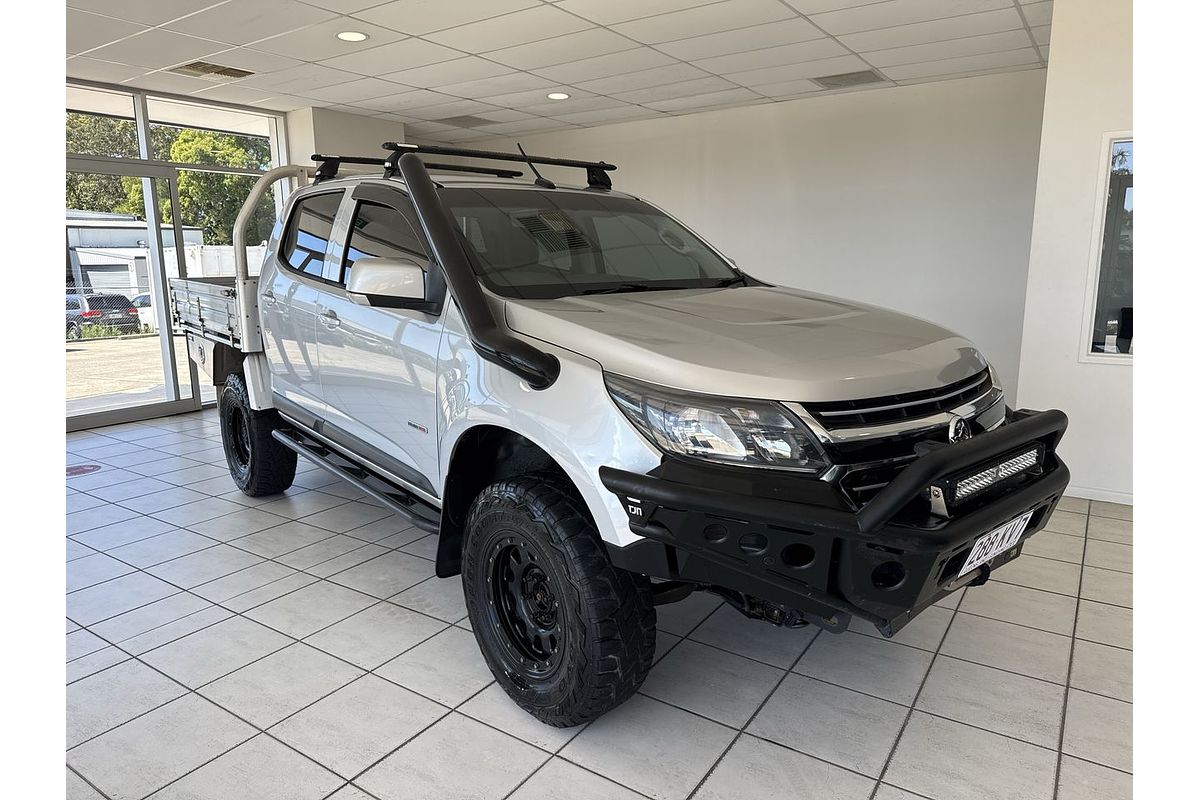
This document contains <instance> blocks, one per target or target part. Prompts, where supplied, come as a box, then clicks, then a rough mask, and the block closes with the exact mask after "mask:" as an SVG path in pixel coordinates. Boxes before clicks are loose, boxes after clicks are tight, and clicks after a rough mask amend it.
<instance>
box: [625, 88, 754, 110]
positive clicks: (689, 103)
mask: <svg viewBox="0 0 1200 800" xmlns="http://www.w3.org/2000/svg"><path fill="white" fill-rule="evenodd" d="M761 99H762V97H761V96H760V95H758V94H756V93H755V92H752V91H750V90H749V89H743V88H740V87H738V88H735V89H726V90H725V91H722V92H710V93H707V94H697V95H691V96H690V97H675V98H672V99H670V100H658V101H655V102H651V103H646V106H647V107H649V108H653V109H654V110H655V111H693V110H697V109H702V108H713V107H716V106H728V105H733V104H745V103H750V102H753V101H755V100H761Z"/></svg>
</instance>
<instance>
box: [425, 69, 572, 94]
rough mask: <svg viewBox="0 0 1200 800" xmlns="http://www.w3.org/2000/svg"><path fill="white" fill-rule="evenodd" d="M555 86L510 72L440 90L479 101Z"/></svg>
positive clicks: (534, 76) (549, 82)
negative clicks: (485, 98)
mask: <svg viewBox="0 0 1200 800" xmlns="http://www.w3.org/2000/svg"><path fill="white" fill-rule="evenodd" d="M554 86H557V84H555V83H553V82H551V81H549V80H547V79H545V78H539V77H538V76H537V75H530V74H528V73H525V72H510V73H509V74H507V75H497V76H496V77H494V78H480V79H479V80H477V81H467V82H465V83H452V84H450V85H448V86H441V87H439V90H440V91H442V92H445V93H446V94H452V95H454V96H455V97H469V98H474V99H478V98H480V97H492V96H494V95H498V94H510V93H512V92H523V91H526V90H532V89H549V88H551V87H554Z"/></svg>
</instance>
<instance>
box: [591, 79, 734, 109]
mask: <svg viewBox="0 0 1200 800" xmlns="http://www.w3.org/2000/svg"><path fill="white" fill-rule="evenodd" d="M736 87H737V85H736V84H734V83H730V82H729V81H727V80H725V79H724V78H717V77H715V76H710V77H707V78H697V79H696V80H694V81H683V82H682V83H671V84H667V85H666V86H652V87H650V88H648V89H638V90H636V91H632V92H620V93H617V94H614V95H613V97H615V98H616V99H618V100H624V101H625V102H626V103H638V104H640V105H645V104H647V103H654V102H657V101H659V100H671V99H672V98H676V97H689V96H691V95H694V94H708V93H710V92H721V91H724V90H726V89H734V88H736Z"/></svg>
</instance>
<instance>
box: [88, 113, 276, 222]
mask: <svg viewBox="0 0 1200 800" xmlns="http://www.w3.org/2000/svg"><path fill="white" fill-rule="evenodd" d="M150 144H151V148H152V157H153V158H156V159H159V160H163V161H172V162H175V163H181V164H197V165H204V166H208V167H222V166H224V167H239V168H243V169H262V170H265V169H267V168H269V167H270V161H271V148H270V143H269V142H268V140H267V139H266V137H261V136H248V135H243V134H234V133H223V132H220V131H210V130H201V129H195V128H177V127H174V126H169V125H158V124H152V125H151V126H150ZM67 152H71V153H84V154H89V155H107V156H118V157H125V158H136V157H137V155H138V152H137V131H136V128H135V127H134V123H133V121H132V120H128V119H117V118H112V117H102V116H98V115H94V114H79V113H74V112H68V113H67ZM255 180H256V178H255V176H253V175H234V174H229V173H221V172H208V171H200V170H183V169H181V170H180V172H179V215H180V221H181V222H182V223H183V224H184V225H194V226H196V227H199V228H201V229H202V230H203V231H204V243H205V244H214V245H228V244H232V243H233V223H234V220H235V219H236V218H237V215H238V212H239V211H240V210H241V207H242V202H243V201H244V200H245V198H246V196H247V195H248V194H249V193H250V188H251V187H252V186H253V185H254V181H255ZM142 186H143V181H142V179H140V178H128V177H119V176H112V175H95V174H82V173H68V174H67V186H66V202H67V208H78V209H86V210H89V211H107V212H113V213H117V214H129V215H131V216H133V217H135V218H137V219H145V205H144V201H143V194H142ZM159 188H160V192H159V194H160V211H159V214H160V218H161V220H162V221H163V222H168V223H169V222H171V218H170V199H169V198H168V197H167V196H166V186H165V184H164V185H161V186H160V187H159ZM274 221H275V206H274V202H273V201H272V199H271V197H270V196H269V195H268V196H267V197H264V198H263V201H262V202H261V203H260V204H259V206H258V208H257V209H256V210H255V214H254V216H253V218H252V219H251V222H250V225H249V227H248V229H247V236H246V240H247V242H248V243H250V244H257V243H258V242H260V241H263V240H265V239H266V238H268V236H270V233H271V227H272V225H273V224H274Z"/></svg>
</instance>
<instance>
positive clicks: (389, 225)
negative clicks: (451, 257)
mask: <svg viewBox="0 0 1200 800" xmlns="http://www.w3.org/2000/svg"><path fill="white" fill-rule="evenodd" d="M365 256H373V257H376V258H411V259H413V260H415V261H417V262H418V263H421V264H424V263H425V262H426V261H428V257H427V256H426V255H425V247H424V246H423V245H422V244H421V239H420V237H419V236H418V235H417V232H416V231H415V230H414V229H413V226H412V225H410V224H409V222H408V219H406V218H405V216H404V215H403V214H401V213H400V212H399V211H397V210H396V209H394V208H389V207H388V206H384V205H379V204H378V203H367V202H363V203H359V204H358V208H357V209H356V210H355V212H354V224H352V225H351V226H350V241H349V243H348V244H347V245H346V258H345V260H344V261H343V262H342V277H341V280H342V283H345V282H346V281H347V280H349V278H350V269H351V268H352V267H353V266H354V262H355V261H357V260H358V259H360V258H363V257H365Z"/></svg>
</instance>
